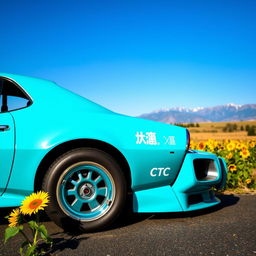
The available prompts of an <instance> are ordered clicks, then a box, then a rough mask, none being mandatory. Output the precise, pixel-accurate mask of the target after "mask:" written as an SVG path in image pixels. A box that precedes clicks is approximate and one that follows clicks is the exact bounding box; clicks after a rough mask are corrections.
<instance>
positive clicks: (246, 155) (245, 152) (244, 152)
mask: <svg viewBox="0 0 256 256" xmlns="http://www.w3.org/2000/svg"><path fill="white" fill-rule="evenodd" d="M240 156H241V157H242V158H247V157H249V156H250V152H249V150H247V149H243V150H242V151H241V152H240Z"/></svg>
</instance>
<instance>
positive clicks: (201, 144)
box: [198, 141, 205, 150]
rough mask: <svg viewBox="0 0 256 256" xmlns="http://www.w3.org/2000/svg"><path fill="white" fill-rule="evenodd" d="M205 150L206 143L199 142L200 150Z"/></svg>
mask: <svg viewBox="0 0 256 256" xmlns="http://www.w3.org/2000/svg"><path fill="white" fill-rule="evenodd" d="M204 148H205V144H204V142H203V141H201V142H199V144H198V149H199V150H204Z"/></svg>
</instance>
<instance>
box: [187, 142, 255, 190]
mask: <svg viewBox="0 0 256 256" xmlns="http://www.w3.org/2000/svg"><path fill="white" fill-rule="evenodd" d="M190 148H191V149H195V150H202V151H207V152H211V153H214V154H216V155H217V156H220V157H223V158H225V160H226V163H227V166H228V170H229V172H228V179H227V183H226V187H225V188H226V189H235V188H241V189H256V141H254V140H248V141H241V140H224V141H217V140H213V139H209V140H207V141H201V142H195V141H191V144H190Z"/></svg>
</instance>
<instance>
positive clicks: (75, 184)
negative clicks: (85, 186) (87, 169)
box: [70, 180, 78, 187]
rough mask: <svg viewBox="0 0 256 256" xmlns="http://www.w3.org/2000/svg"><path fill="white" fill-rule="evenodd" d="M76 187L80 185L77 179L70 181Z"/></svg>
mask: <svg viewBox="0 0 256 256" xmlns="http://www.w3.org/2000/svg"><path fill="white" fill-rule="evenodd" d="M70 182H71V183H72V184H73V185H74V186H75V187H76V186H77V185H78V183H77V182H76V181H75V180H71V181H70Z"/></svg>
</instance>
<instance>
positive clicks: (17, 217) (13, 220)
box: [8, 208, 21, 227]
mask: <svg viewBox="0 0 256 256" xmlns="http://www.w3.org/2000/svg"><path fill="white" fill-rule="evenodd" d="M8 222H9V227H16V226H17V225H19V224H21V212H20V209H19V208H17V209H14V210H13V211H12V212H11V214H10V216H9V218H8Z"/></svg>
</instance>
